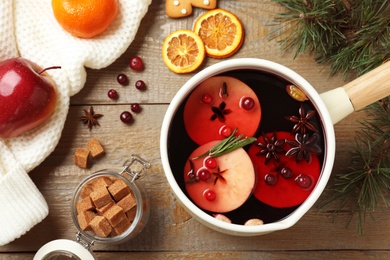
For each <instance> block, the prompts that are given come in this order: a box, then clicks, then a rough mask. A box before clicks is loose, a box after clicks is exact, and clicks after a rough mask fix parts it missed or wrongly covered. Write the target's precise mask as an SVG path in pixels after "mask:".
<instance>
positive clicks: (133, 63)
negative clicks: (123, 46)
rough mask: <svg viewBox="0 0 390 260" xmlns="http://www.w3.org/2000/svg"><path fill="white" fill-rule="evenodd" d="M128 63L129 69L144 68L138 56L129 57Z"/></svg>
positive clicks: (138, 69)
mask: <svg viewBox="0 0 390 260" xmlns="http://www.w3.org/2000/svg"><path fill="white" fill-rule="evenodd" d="M129 65H130V68H131V69H133V70H137V71H140V70H142V69H143V68H144V62H143V61H142V59H141V58H140V57H138V56H134V57H131V58H130V63H129Z"/></svg>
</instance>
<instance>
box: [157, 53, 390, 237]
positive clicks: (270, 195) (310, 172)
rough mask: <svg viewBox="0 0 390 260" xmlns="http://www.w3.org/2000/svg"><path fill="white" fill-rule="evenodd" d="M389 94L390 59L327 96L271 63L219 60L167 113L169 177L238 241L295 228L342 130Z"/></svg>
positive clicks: (164, 139)
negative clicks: (341, 125) (344, 122)
mask: <svg viewBox="0 0 390 260" xmlns="http://www.w3.org/2000/svg"><path fill="white" fill-rule="evenodd" d="M388 95H390V62H388V63H384V64H383V65H381V66H380V67H378V68H376V69H374V70H372V71H370V72H369V73H367V74H365V75H363V76H361V77H359V78H357V79H356V80H353V81H352V82H350V83H348V84H346V85H344V86H342V87H338V88H335V89H333V90H330V91H327V92H325V93H322V94H319V93H317V91H316V90H315V89H314V87H313V86H311V85H310V83H309V82H308V81H306V80H305V79H304V78H303V77H301V76H300V75H299V74H297V73H296V72H294V71H293V70H291V69H289V68H287V67H285V66H283V65H281V64H278V63H275V62H272V61H268V60H263V59H254V58H242V59H241V58H240V59H231V60H226V61H222V62H219V63H217V64H215V65H212V66H209V67H207V68H205V69H204V70H202V71H200V72H198V73H197V74H195V75H194V76H193V77H192V78H190V79H189V80H188V81H187V82H186V83H185V84H184V85H183V86H182V87H181V88H180V89H179V91H178V92H177V93H176V95H175V96H174V98H173V99H172V102H171V103H170V105H169V107H168V109H167V111H166V114H165V117H164V120H163V123H162V128H161V136H160V153H161V160H162V164H163V168H164V172H165V176H166V178H167V180H168V183H169V185H170V187H171V189H172V191H173V193H174V195H175V196H176V198H177V199H178V201H179V202H180V203H181V204H182V205H183V207H184V208H185V209H186V210H187V211H188V212H189V213H190V214H191V215H192V216H193V217H194V218H195V219H197V220H198V221H199V222H200V223H202V224H204V225H205V226H207V227H209V228H212V229H214V230H216V231H219V232H222V233H226V234H230V235H237V236H255V235H262V234H266V233H269V232H273V231H277V230H283V229H287V228H289V227H291V226H293V225H294V224H295V223H296V222H297V221H298V220H299V219H300V218H302V216H303V215H304V214H305V213H307V211H308V210H309V209H310V208H311V207H312V206H313V205H314V203H315V202H316V201H317V200H318V198H319V197H320V195H321V194H322V192H323V190H324V189H325V187H326V185H327V182H328V180H329V177H330V175H331V172H332V167H333V163H334V159H335V150H336V140H335V133H334V127H333V126H334V124H336V123H337V122H339V121H340V120H341V119H343V118H344V117H346V116H347V115H349V114H350V113H352V112H353V111H356V110H359V109H362V108H364V107H365V106H367V105H369V104H371V103H373V102H375V101H377V100H379V99H381V98H384V97H386V96H388ZM230 145H231V146H230ZM230 148H231V149H230ZM229 149H230V150H229Z"/></svg>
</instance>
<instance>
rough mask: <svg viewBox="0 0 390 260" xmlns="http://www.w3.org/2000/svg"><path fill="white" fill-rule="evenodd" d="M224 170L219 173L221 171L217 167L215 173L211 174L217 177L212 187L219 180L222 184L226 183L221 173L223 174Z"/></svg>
mask: <svg viewBox="0 0 390 260" xmlns="http://www.w3.org/2000/svg"><path fill="white" fill-rule="evenodd" d="M225 171H226V170H223V171H221V169H220V168H219V167H218V170H217V172H213V174H215V175H217V176H216V177H215V179H214V185H215V184H216V183H217V181H218V180H221V181H223V182H226V180H225V178H224V177H223V176H222V173H224V172H225Z"/></svg>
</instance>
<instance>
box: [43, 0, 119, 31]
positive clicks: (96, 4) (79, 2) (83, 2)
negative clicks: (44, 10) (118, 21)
mask: <svg viewBox="0 0 390 260" xmlns="http://www.w3.org/2000/svg"><path fill="white" fill-rule="evenodd" d="M51 5H52V8H53V13H54V17H55V18H56V20H57V22H58V23H59V24H60V25H61V26H62V28H64V29H65V30H66V31H68V32H69V33H71V34H72V35H74V36H77V37H80V38H92V37H94V36H96V35H98V34H100V33H102V32H103V31H105V30H106V29H107V27H108V26H109V25H110V24H111V23H112V22H113V21H114V19H115V17H116V16H117V14H118V11H119V4H118V1H117V0H52V2H51Z"/></svg>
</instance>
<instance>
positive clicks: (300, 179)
mask: <svg viewBox="0 0 390 260" xmlns="http://www.w3.org/2000/svg"><path fill="white" fill-rule="evenodd" d="M295 181H296V182H297V184H298V185H299V187H301V188H302V189H309V188H310V187H311V185H312V183H313V181H312V179H311V178H310V176H308V175H306V174H303V173H302V174H299V175H298V176H297V177H296V178H295Z"/></svg>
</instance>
